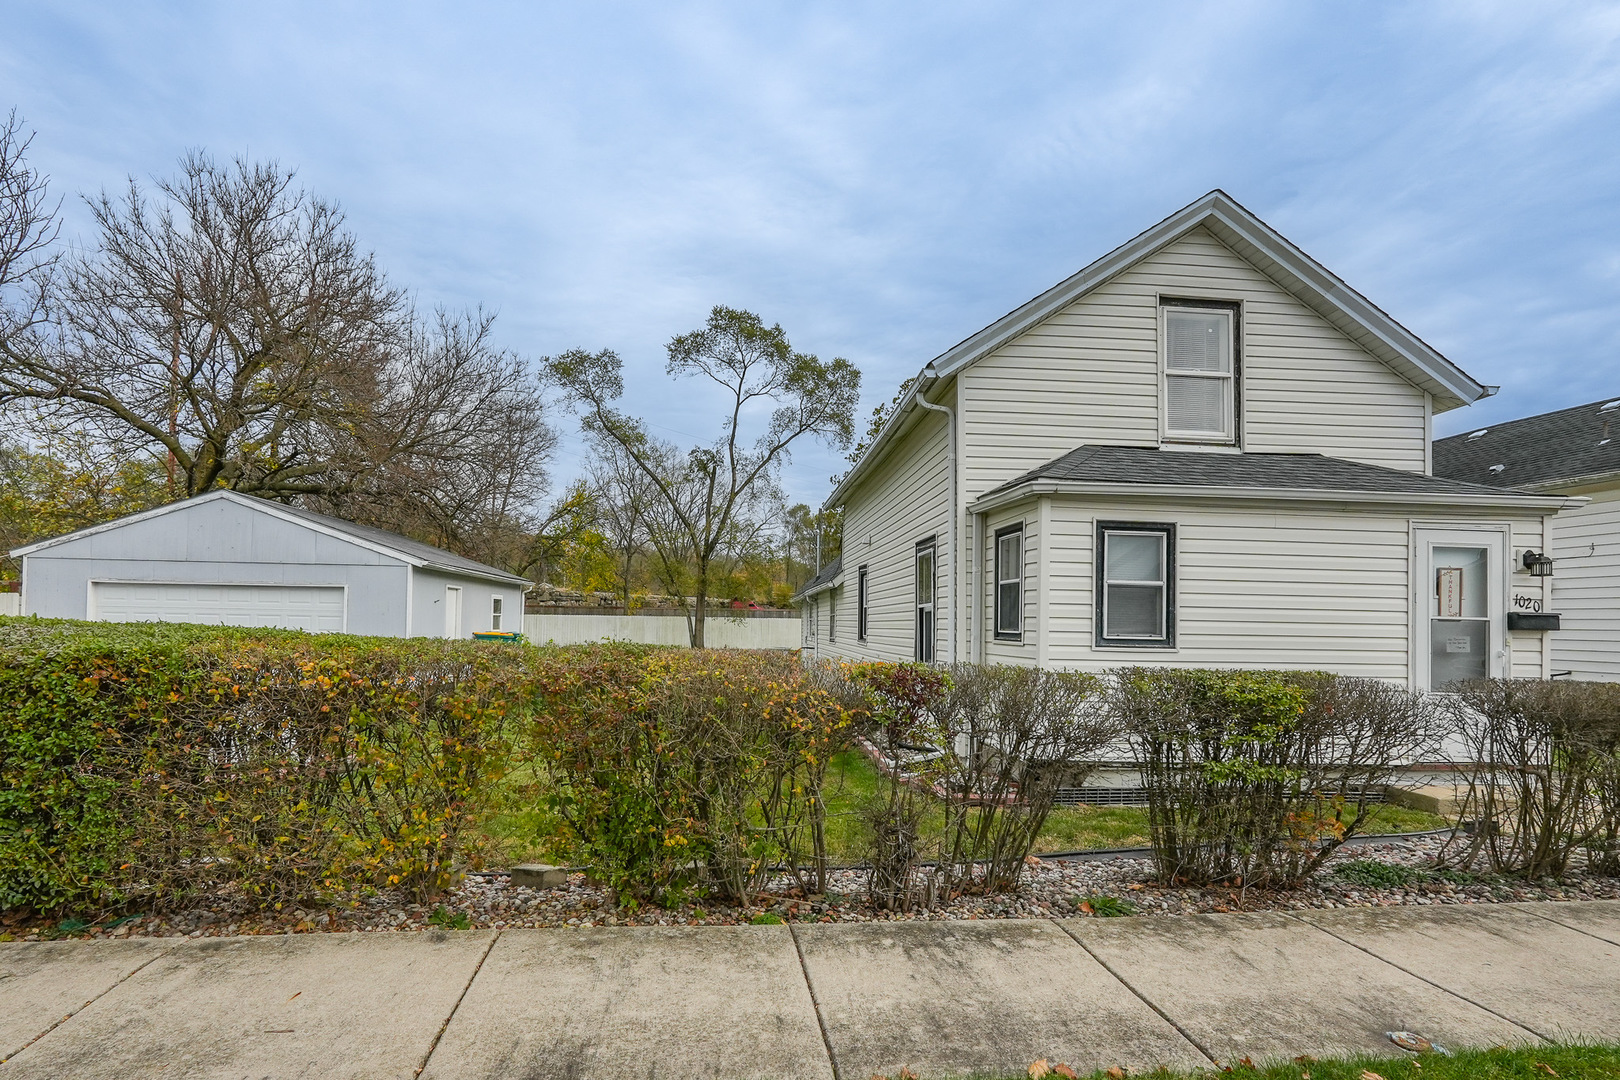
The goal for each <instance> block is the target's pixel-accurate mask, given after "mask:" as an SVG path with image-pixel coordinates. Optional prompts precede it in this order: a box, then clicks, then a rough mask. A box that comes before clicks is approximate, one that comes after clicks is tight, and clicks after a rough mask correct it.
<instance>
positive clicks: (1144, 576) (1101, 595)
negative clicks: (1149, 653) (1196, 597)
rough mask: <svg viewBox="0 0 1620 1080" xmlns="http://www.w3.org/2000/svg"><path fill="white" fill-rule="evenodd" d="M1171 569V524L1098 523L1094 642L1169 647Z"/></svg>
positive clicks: (1172, 621)
mask: <svg viewBox="0 0 1620 1080" xmlns="http://www.w3.org/2000/svg"><path fill="white" fill-rule="evenodd" d="M1175 571H1176V527H1175V526H1174V525H1170V524H1164V523H1160V522H1140V521H1099V522H1097V612H1096V643H1097V645H1099V646H1124V647H1127V648H1161V649H1162V648H1171V647H1173V646H1174V645H1175V643H1176V572H1175Z"/></svg>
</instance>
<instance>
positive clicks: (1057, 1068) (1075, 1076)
mask: <svg viewBox="0 0 1620 1080" xmlns="http://www.w3.org/2000/svg"><path fill="white" fill-rule="evenodd" d="M1052 1071H1053V1072H1055V1073H1057V1074H1058V1075H1059V1076H1061V1077H1063V1080H1080V1074H1079V1073H1077V1072H1075V1071H1074V1070H1073V1069H1071V1068H1070V1067H1069V1066H1068V1064H1067V1063H1065V1062H1062V1061H1060V1062H1058V1063H1057V1064H1056V1065H1054V1066H1052Z"/></svg>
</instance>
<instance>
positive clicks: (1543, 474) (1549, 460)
mask: <svg viewBox="0 0 1620 1080" xmlns="http://www.w3.org/2000/svg"><path fill="white" fill-rule="evenodd" d="M1434 471H1435V472H1436V473H1437V474H1439V475H1442V476H1450V477H1453V478H1455V479H1458V480H1470V481H1473V482H1474V483H1476V484H1490V485H1492V486H1495V487H1515V488H1524V487H1534V488H1549V487H1557V486H1560V485H1573V484H1578V483H1580V482H1581V481H1596V480H1601V479H1603V478H1605V477H1611V476H1612V477H1620V398H1611V399H1609V400H1607V401H1594V402H1591V403H1589V404H1586V405H1577V406H1575V407H1574V408H1573V409H1559V410H1558V411H1557V412H1550V413H1542V414H1541V415H1539V416H1526V417H1524V418H1523V419H1522V420H1509V421H1508V422H1506V423H1504V424H1492V425H1491V426H1490V427H1483V428H1479V429H1477V430H1475V431H1471V432H1468V433H1467V434H1463V435H1452V436H1450V437H1449V438H1445V439H1437V440H1435V443H1434Z"/></svg>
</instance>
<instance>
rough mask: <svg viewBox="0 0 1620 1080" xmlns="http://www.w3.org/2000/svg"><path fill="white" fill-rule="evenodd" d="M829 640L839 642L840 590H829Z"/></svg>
mask: <svg viewBox="0 0 1620 1080" xmlns="http://www.w3.org/2000/svg"><path fill="white" fill-rule="evenodd" d="M827 640H828V641H837V640H838V590H837V589H828V590H827Z"/></svg>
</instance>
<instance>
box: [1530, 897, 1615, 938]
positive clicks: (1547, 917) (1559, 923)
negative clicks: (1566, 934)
mask: <svg viewBox="0 0 1620 1080" xmlns="http://www.w3.org/2000/svg"><path fill="white" fill-rule="evenodd" d="M1574 902H1575V903H1581V901H1579V900H1577V901H1574ZM1519 910H1520V911H1523V912H1524V913H1525V914H1526V915H1534V916H1535V917H1536V918H1538V919H1545V920H1546V921H1547V922H1550V923H1552V924H1553V925H1554V926H1562V927H1563V928H1564V929H1565V930H1573V931H1575V932H1576V933H1577V934H1585V935H1586V936H1587V937H1589V938H1596V939H1597V940H1598V941H1601V942H1603V943H1604V944H1605V945H1620V941H1617V940H1615V939H1614V938H1606V937H1604V936H1603V935H1602V934H1594V933H1593V932H1592V931H1590V930H1583V929H1582V928H1581V927H1579V926H1571V925H1570V924H1569V923H1567V922H1563V921H1561V920H1559V919H1555V918H1553V917H1552V916H1551V915H1543V914H1542V913H1541V912H1539V911H1531V910H1530V908H1529V906H1528V905H1526V906H1524V907H1521V908H1520V909H1519Z"/></svg>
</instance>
